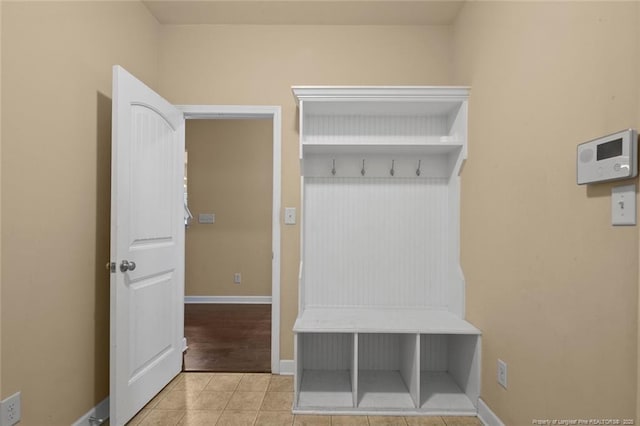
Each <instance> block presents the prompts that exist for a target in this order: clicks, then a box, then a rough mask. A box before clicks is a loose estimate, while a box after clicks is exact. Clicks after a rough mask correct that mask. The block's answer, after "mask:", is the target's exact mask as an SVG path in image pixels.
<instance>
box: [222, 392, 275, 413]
mask: <svg viewBox="0 0 640 426" xmlns="http://www.w3.org/2000/svg"><path fill="white" fill-rule="evenodd" d="M264 394H265V393H264V392H243V391H235V392H234V393H233V395H232V396H231V399H230V400H229V403H228V404H227V407H226V410H235V411H257V410H259V409H260V406H261V405H262V400H263V399H264Z"/></svg>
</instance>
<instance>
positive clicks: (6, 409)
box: [0, 392, 22, 426]
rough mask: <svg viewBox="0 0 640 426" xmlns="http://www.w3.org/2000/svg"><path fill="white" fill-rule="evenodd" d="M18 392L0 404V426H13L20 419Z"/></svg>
mask: <svg viewBox="0 0 640 426" xmlns="http://www.w3.org/2000/svg"><path fill="white" fill-rule="evenodd" d="M20 405H21V404H20V392H16V393H14V394H13V395H11V396H10V397H8V398H7V399H5V400H3V401H2V402H0V426H13V425H15V424H17V423H18V422H20V419H21V418H22V407H21V406H20Z"/></svg>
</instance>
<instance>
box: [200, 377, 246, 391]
mask: <svg viewBox="0 0 640 426" xmlns="http://www.w3.org/2000/svg"><path fill="white" fill-rule="evenodd" d="M242 376H243V374H216V375H214V376H213V377H212V378H211V381H210V382H209V384H208V385H207V386H206V387H205V388H204V390H211V391H234V390H236V388H237V387H238V383H240V380H241V379H242Z"/></svg>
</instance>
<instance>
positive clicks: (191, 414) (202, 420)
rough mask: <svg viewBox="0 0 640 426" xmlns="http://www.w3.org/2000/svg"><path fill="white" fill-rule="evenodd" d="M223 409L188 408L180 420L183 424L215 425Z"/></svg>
mask: <svg viewBox="0 0 640 426" xmlns="http://www.w3.org/2000/svg"><path fill="white" fill-rule="evenodd" d="M221 415H222V411H212V410H187V411H186V412H185V415H184V417H183V418H182V420H180V423H179V425H181V426H211V425H215V424H216V422H217V421H218V419H219V418H220V416H221Z"/></svg>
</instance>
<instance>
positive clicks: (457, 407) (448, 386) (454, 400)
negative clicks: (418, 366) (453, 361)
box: [420, 371, 476, 414]
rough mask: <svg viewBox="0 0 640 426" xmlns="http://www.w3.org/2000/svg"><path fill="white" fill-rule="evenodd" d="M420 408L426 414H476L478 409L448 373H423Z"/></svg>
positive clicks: (421, 376) (421, 377)
mask: <svg viewBox="0 0 640 426" xmlns="http://www.w3.org/2000/svg"><path fill="white" fill-rule="evenodd" d="M420 394H421V398H420V399H421V404H420V408H421V409H423V410H425V411H426V412H437V413H441V414H444V413H447V412H452V413H461V412H467V413H469V414H475V412H476V407H475V405H474V404H473V403H472V402H471V400H470V399H469V398H468V397H467V395H466V394H465V393H464V391H463V390H462V389H460V387H459V386H458V385H457V384H456V382H455V381H454V380H453V378H452V377H451V376H450V375H449V374H448V373H446V372H424V371H423V372H422V374H421V375H420Z"/></svg>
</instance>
